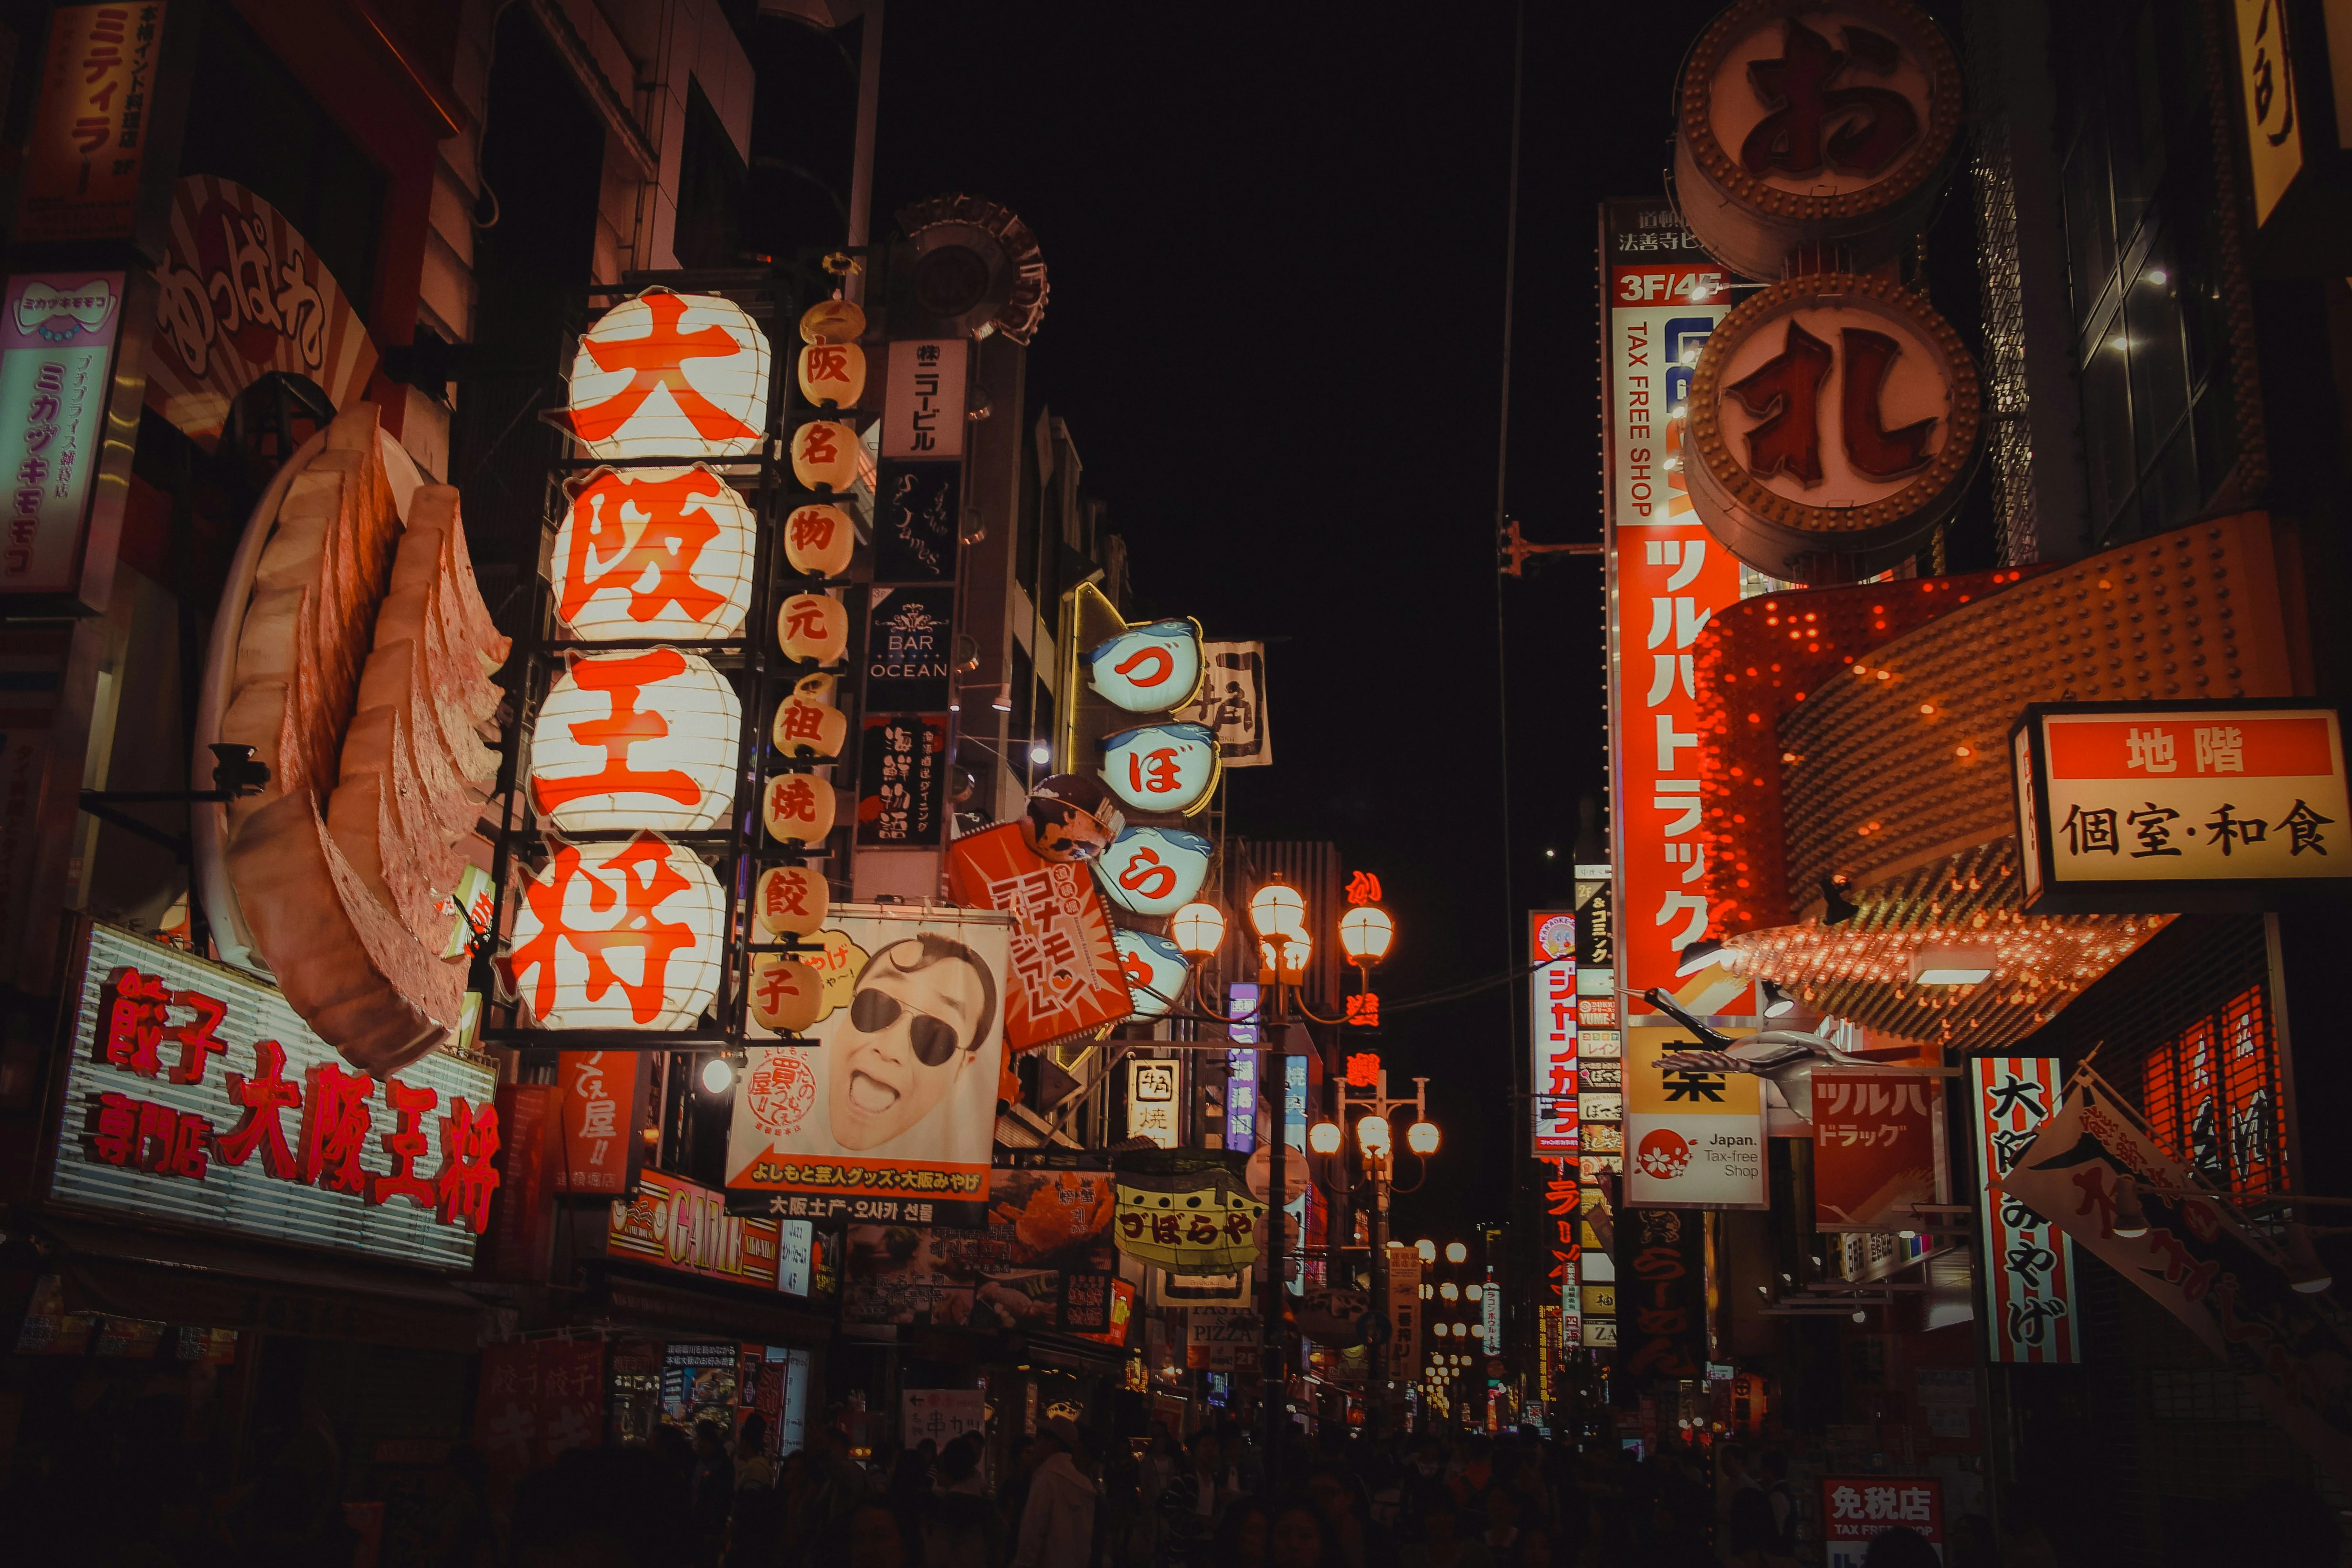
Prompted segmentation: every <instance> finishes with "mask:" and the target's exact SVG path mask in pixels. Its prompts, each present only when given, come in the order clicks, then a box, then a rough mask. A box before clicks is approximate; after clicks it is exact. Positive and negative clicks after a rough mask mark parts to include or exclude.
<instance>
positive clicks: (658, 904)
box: [499, 833, 729, 1030]
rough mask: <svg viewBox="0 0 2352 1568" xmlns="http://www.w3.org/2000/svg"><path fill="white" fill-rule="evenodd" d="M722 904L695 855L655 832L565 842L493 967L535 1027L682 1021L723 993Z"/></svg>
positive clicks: (525, 893)
mask: <svg viewBox="0 0 2352 1568" xmlns="http://www.w3.org/2000/svg"><path fill="white" fill-rule="evenodd" d="M728 914H729V910H728V900H727V897H726V895H725V894H724V893H722V892H721V891H720V889H719V879H718V878H717V877H715V876H713V875H712V874H711V873H710V868H709V866H707V865H705V864H703V863H702V860H701V857H700V856H698V855H697V854H695V853H694V852H692V851H690V850H687V849H682V848H679V847H678V846H677V845H674V844H672V843H670V842H669V841H667V840H666V839H664V838H662V837H661V836H660V835H659V834H657V833H639V834H638V835H637V836H636V837H635V838H634V839H630V840H627V841H625V842H617V843H594V844H561V845H559V846H558V847H557V849H556V851H555V853H554V855H553V856H552V857H551V859H550V860H549V862H548V863H547V865H546V867H545V868H544V869H543V870H541V872H540V873H539V874H538V875H536V876H534V877H532V878H531V879H530V881H529V882H527V883H524V884H523V886H522V889H521V897H520V899H519V900H518V902H517V905H516V908H515V923H514V945H513V946H512V947H510V948H509V950H508V952H507V954H506V956H504V957H503V958H501V959H500V960H499V968H500V970H501V971H502V973H503V974H504V977H505V978H506V980H507V983H508V984H509V986H511V987H512V988H513V989H514V992H515V996H516V999H517V1000H518V1001H520V1003H521V1004H522V1008H523V1010H524V1011H525V1012H527V1013H528V1014H529V1015H530V1017H531V1019H533V1020H534V1021H536V1022H537V1023H538V1024H539V1026H540V1027H541V1029H549V1030H572V1029H650V1030H681V1029H688V1028H691V1027H693V1025H694V1023H695V1021H696V1020H697V1019H700V1018H701V1017H702V1014H703V1012H704V1010H705V1009H708V1008H709V1006H710V1002H711V998H714V997H716V996H717V995H718V994H719V967H720V964H721V962H722V960H723V958H724V956H725V946H724V937H725V934H726V930H727V922H728Z"/></svg>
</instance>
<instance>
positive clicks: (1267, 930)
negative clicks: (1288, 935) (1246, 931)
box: [1249, 877, 1307, 936]
mask: <svg viewBox="0 0 2352 1568" xmlns="http://www.w3.org/2000/svg"><path fill="white" fill-rule="evenodd" d="M1249 918H1250V928H1251V929H1252V930H1254V931H1255V932H1256V933H1257V934H1258V935H1259V936H1273V935H1274V934H1275V933H1276V932H1278V931H1288V932H1297V933H1299V934H1301V935H1304V934H1305V932H1306V930H1307V900H1306V898H1305V896H1304V895H1302V894H1300V893H1299V891H1298V890H1297V888H1295V887H1293V886H1291V885H1290V884H1289V883H1286V882H1284V881H1283V880H1282V879H1281V878H1279V877H1276V879H1275V880H1274V881H1272V882H1269V883H1266V884H1265V886H1264V887H1261V888H1259V889H1258V890H1257V891H1256V892H1255V893H1253V894H1250V901H1249Z"/></svg>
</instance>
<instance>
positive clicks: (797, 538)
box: [784, 505, 857, 577]
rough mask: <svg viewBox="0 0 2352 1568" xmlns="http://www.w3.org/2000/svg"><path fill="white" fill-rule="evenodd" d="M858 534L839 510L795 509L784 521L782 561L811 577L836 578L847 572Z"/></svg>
mask: <svg viewBox="0 0 2352 1568" xmlns="http://www.w3.org/2000/svg"><path fill="white" fill-rule="evenodd" d="M856 549H857V530H856V528H853V527H852V526H851V525H850V521H849V514H848V513H847V512H845V511H843V510H842V509H841V508H840V507H828V506H823V505H816V506H807V507H793V512H792V515H791V516H790V517H786V518H785V519H784V559H786V560H788V561H790V562H792V567H793V570H794V571H804V572H806V573H808V574H809V575H810V576H811V577H839V576H840V575H841V574H842V573H843V572H845V571H847V570H849V558H850V556H851V555H852V554H853V553H854V552H855V551H856Z"/></svg>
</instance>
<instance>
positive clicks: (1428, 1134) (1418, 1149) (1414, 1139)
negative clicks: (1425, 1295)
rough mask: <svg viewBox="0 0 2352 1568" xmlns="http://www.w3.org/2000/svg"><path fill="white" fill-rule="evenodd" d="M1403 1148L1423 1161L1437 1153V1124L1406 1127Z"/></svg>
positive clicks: (1419, 1124) (1420, 1123) (1418, 1123)
mask: <svg viewBox="0 0 2352 1568" xmlns="http://www.w3.org/2000/svg"><path fill="white" fill-rule="evenodd" d="M1404 1146H1405V1147H1406V1148H1408V1149H1411V1150H1412V1152H1413V1153H1414V1154H1416V1155H1420V1156H1421V1157H1422V1158H1423V1159H1427V1158H1428V1157H1429V1156H1430V1155H1433V1154H1435V1153H1436V1152H1437V1124H1436V1123H1434V1122H1415V1123H1414V1124H1412V1126H1410V1127H1407V1128H1406V1129H1405V1130H1404ZM1426 1245H1428V1243H1426V1242H1423V1246H1426ZM1423 1261H1424V1262H1427V1261H1432V1260H1428V1259H1424V1260H1423Z"/></svg>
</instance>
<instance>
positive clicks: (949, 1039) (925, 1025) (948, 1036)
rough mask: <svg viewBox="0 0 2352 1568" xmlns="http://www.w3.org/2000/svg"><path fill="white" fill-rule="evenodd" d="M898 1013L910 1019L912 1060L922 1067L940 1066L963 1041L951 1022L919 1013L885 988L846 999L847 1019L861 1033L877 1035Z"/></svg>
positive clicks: (887, 1026) (896, 1019) (888, 1025)
mask: <svg viewBox="0 0 2352 1568" xmlns="http://www.w3.org/2000/svg"><path fill="white" fill-rule="evenodd" d="M901 1013H905V1014H907V1015H908V1018H909V1019H911V1020H912V1021H911V1022H909V1023H908V1025H907V1039H908V1040H909V1041H910V1042H911V1043H912V1044H913V1045H914V1048H915V1060H916V1061H919V1062H921V1063H922V1064H923V1065H924V1066H926V1067H938V1066H940V1065H941V1064H943V1063H944V1062H946V1061H947V1060H948V1059H949V1058H950V1057H951V1056H953V1055H954V1054H955V1053H956V1052H957V1051H959V1050H960V1049H961V1047H962V1044H963V1042H962V1041H961V1040H959V1039H958V1038H957V1037H956V1031H955V1026H954V1025H952V1024H947V1023H941V1022H940V1020H939V1019H935V1018H933V1017H932V1016H931V1015H930V1014H929V1013H919V1012H917V1011H915V1009H912V1008H910V1007H907V1006H905V1005H904V1004H902V1003H901V1002H900V1001H899V1000H898V998H896V997H894V996H891V995H890V994H889V993H888V992H887V991H860V992H858V993H857V994H856V996H854V997H852V998H849V1021H850V1023H851V1024H853V1025H854V1026H856V1030H857V1031H858V1032H859V1033H861V1034H880V1033H881V1032H882V1031H883V1030H886V1029H888V1028H889V1027H890V1026H891V1025H892V1024H894V1023H897V1022H898V1015H899V1014H901Z"/></svg>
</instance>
